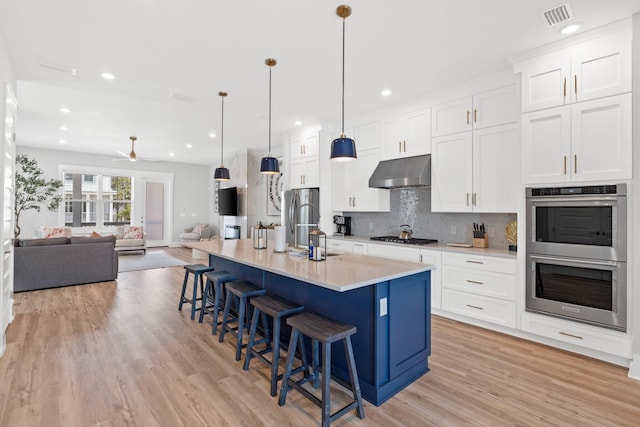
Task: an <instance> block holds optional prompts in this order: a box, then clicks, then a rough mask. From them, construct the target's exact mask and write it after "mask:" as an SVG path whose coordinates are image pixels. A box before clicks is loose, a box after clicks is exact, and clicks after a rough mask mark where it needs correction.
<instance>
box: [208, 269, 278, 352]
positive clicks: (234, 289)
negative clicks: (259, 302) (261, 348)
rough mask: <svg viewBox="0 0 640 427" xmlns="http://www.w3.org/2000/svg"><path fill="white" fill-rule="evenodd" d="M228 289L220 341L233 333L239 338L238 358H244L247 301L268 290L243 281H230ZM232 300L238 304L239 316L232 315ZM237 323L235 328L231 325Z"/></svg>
mask: <svg viewBox="0 0 640 427" xmlns="http://www.w3.org/2000/svg"><path fill="white" fill-rule="evenodd" d="M225 287H226V289H227V295H226V300H225V302H224V315H223V317H222V325H221V326H220V338H219V339H218V341H220V342H222V341H224V335H225V334H226V333H227V332H229V333H230V334H231V335H233V336H235V337H236V338H237V339H238V344H237V345H236V360H240V359H241V358H242V347H245V346H244V345H243V344H242V332H243V330H244V329H245V328H247V329H248V327H249V322H248V320H247V319H248V313H247V309H249V308H250V307H248V305H247V301H248V300H249V298H251V297H257V296H260V295H264V294H265V293H266V292H267V291H266V289H263V288H260V287H258V286H256V285H254V284H253V283H249V282H245V281H241V282H229V283H227V285H226V286H225ZM236 300H237V301H236ZM232 301H234V302H235V304H236V313H237V316H236V317H235V318H234V317H233V315H231V303H232ZM234 322H235V323H237V326H236V327H235V328H234V327H232V326H231V324H232V323H234Z"/></svg>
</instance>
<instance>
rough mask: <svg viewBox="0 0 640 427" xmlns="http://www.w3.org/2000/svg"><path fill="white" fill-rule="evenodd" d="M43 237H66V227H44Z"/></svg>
mask: <svg viewBox="0 0 640 427" xmlns="http://www.w3.org/2000/svg"><path fill="white" fill-rule="evenodd" d="M42 237H43V238H45V239H51V238H53V237H66V234H65V230H64V227H44V229H43V230H42Z"/></svg>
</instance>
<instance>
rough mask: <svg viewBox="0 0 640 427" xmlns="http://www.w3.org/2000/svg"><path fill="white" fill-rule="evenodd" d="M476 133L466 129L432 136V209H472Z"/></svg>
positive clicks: (468, 210) (440, 210)
mask: <svg viewBox="0 0 640 427" xmlns="http://www.w3.org/2000/svg"><path fill="white" fill-rule="evenodd" d="M472 144H473V135H472V133H471V132H462V133H457V134H453V135H447V136H441V137H438V138H433V139H432V140H431V146H432V148H433V153H431V211H432V212H470V211H471V210H472V206H471V193H472V190H471V189H472V186H473V175H472V172H473V171H472V169H471V167H472V163H473V157H472V156H473V151H472Z"/></svg>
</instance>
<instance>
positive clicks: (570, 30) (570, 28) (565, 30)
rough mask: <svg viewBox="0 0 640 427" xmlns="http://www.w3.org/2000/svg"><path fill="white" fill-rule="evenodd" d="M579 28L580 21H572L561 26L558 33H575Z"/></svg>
mask: <svg viewBox="0 0 640 427" xmlns="http://www.w3.org/2000/svg"><path fill="white" fill-rule="evenodd" d="M579 29H580V23H579V22H574V23H572V24H569V25H566V26H564V27H562V29H560V34H564V35H567V34H571V33H575V32H576V31H578V30H579Z"/></svg>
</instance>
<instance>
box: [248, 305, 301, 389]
mask: <svg viewBox="0 0 640 427" xmlns="http://www.w3.org/2000/svg"><path fill="white" fill-rule="evenodd" d="M250 303H251V305H252V306H253V317H252V319H251V330H250V332H249V343H248V344H247V350H246V353H245V359H244V370H245V371H246V370H248V369H249V363H250V362H251V359H252V358H254V357H257V358H258V359H260V360H262V361H263V362H264V363H265V364H266V365H267V366H270V367H271V396H275V395H276V394H277V382H278V379H280V378H282V375H280V376H278V363H279V361H280V328H281V324H282V319H284V318H286V317H289V316H291V315H293V314H297V313H300V312H302V311H303V310H304V306H302V305H298V304H294V303H292V302H290V301H287V300H285V299H283V298H280V297H276V296H260V297H255V298H251V301H250ZM263 315H267V316H269V317H271V319H273V328H272V331H271V332H272V334H271V340H269V338H270V337H269V331H268V328H266V330H265V334H264V338H263V339H261V340H258V341H256V340H255V338H256V329H257V328H258V319H259V318H260V316H263ZM264 322H265V321H264V320H263V323H264ZM261 344H267V347H266V348H265V349H263V350H258V349H257V348H256V346H259V345H261ZM267 353H271V360H269V359H267V358H266V357H264V355H265V354H267ZM302 355H303V356H304V353H302Z"/></svg>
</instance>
